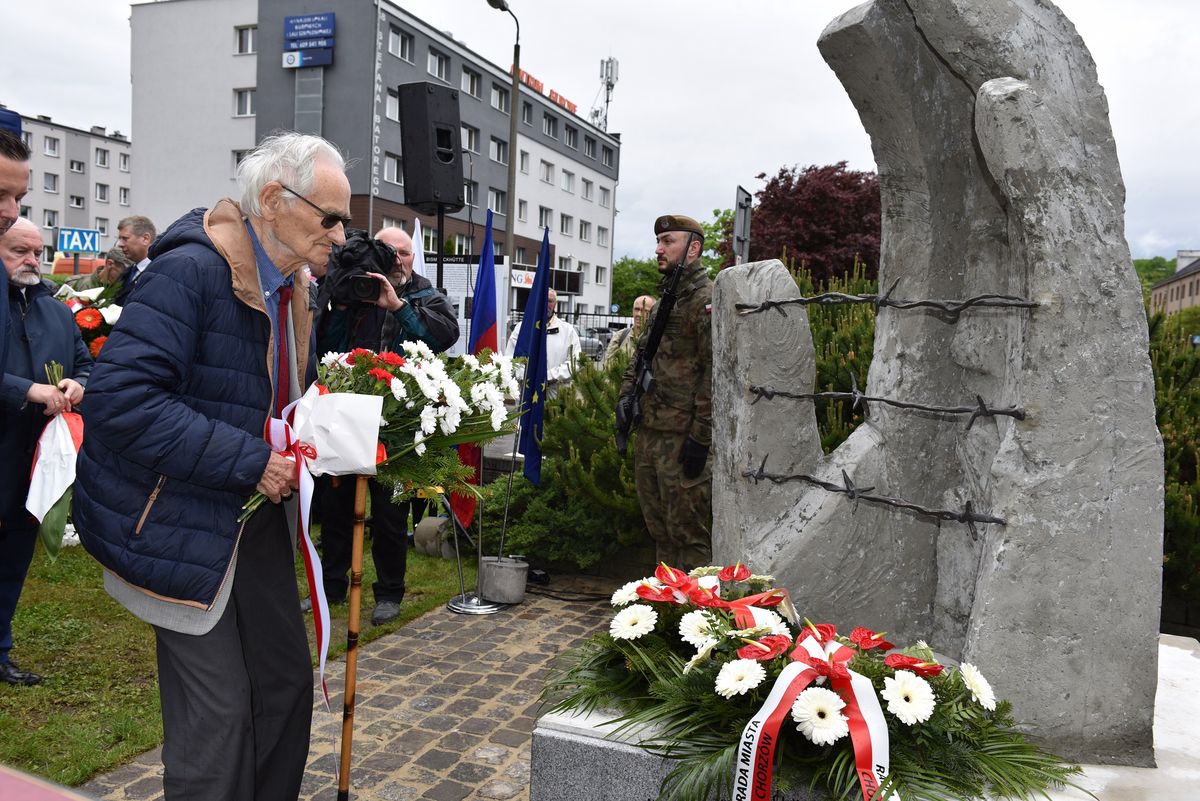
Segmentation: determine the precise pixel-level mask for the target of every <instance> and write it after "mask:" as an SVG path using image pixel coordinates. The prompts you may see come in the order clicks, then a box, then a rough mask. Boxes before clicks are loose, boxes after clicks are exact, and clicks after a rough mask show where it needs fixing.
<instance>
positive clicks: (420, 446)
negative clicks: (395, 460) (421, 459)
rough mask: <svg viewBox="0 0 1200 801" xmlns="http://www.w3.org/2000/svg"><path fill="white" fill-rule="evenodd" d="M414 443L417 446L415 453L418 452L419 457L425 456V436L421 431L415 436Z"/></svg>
mask: <svg viewBox="0 0 1200 801" xmlns="http://www.w3.org/2000/svg"><path fill="white" fill-rule="evenodd" d="M413 443H414V444H415V445H416V446H417V447H415V448H414V449H413V450H414V451H416V454H417V456H422V455H424V453H425V435H424V434H423V433H422V432H421V431H417V432H415V433H414V434H413Z"/></svg>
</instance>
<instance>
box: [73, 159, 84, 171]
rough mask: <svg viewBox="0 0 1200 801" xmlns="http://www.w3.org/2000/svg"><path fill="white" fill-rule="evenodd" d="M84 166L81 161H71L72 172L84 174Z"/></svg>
mask: <svg viewBox="0 0 1200 801" xmlns="http://www.w3.org/2000/svg"><path fill="white" fill-rule="evenodd" d="M83 169H84V164H83V162H82V161H80V160H79V159H71V172H83Z"/></svg>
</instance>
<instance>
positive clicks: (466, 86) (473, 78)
mask: <svg viewBox="0 0 1200 801" xmlns="http://www.w3.org/2000/svg"><path fill="white" fill-rule="evenodd" d="M481 83H482V80H481V78H480V77H479V73H478V72H475V71H474V70H469V69H467V68H466V67H463V73H462V90H463V91H464V92H466V93H467V94H469V95H470V96H471V97H479V92H480V89H479V86H480V84H481Z"/></svg>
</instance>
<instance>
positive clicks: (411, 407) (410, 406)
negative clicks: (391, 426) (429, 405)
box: [404, 401, 417, 409]
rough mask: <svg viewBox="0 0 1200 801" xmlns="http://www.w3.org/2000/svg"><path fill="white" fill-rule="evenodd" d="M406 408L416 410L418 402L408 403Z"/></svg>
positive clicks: (405, 405)
mask: <svg viewBox="0 0 1200 801" xmlns="http://www.w3.org/2000/svg"><path fill="white" fill-rule="evenodd" d="M404 408H405V409H415V408H417V402H416V401H408V402H407V403H405V404H404Z"/></svg>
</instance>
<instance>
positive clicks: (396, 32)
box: [388, 25, 413, 64]
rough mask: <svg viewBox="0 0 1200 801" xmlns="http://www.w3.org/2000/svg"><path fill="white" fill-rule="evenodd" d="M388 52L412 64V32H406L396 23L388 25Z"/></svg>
mask: <svg viewBox="0 0 1200 801" xmlns="http://www.w3.org/2000/svg"><path fill="white" fill-rule="evenodd" d="M388 52H389V53H391V54H392V55H393V56H395V57H396V58H402V59H404V60H405V61H407V62H408V63H410V64H411V63H412V60H413V38H412V34H411V33H405V32H404V31H402V30H400V29H399V28H397V27H396V26H395V25H390V26H388Z"/></svg>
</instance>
